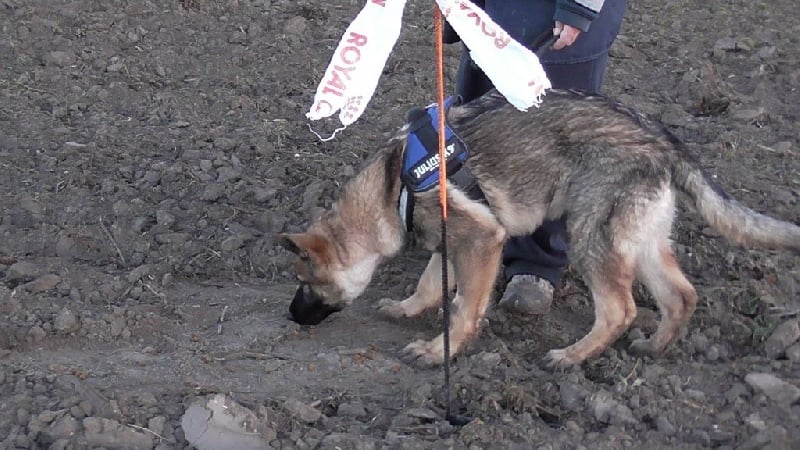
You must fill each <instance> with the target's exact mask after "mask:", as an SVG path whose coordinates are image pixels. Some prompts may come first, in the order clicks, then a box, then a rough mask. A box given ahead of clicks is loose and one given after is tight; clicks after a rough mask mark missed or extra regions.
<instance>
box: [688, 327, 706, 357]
mask: <svg viewBox="0 0 800 450" xmlns="http://www.w3.org/2000/svg"><path fill="white" fill-rule="evenodd" d="M691 342H692V345H693V346H694V351H695V352H696V353H705V352H706V351H707V350H708V347H709V345H710V341H709V340H708V338H707V337H706V336H705V335H704V334H702V333H700V332H697V333H695V334H693V335H692V339H691Z"/></svg>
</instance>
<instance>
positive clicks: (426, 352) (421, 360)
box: [401, 339, 444, 368]
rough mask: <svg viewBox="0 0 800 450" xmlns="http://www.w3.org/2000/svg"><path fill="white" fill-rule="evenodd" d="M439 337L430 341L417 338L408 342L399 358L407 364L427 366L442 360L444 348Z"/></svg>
mask: <svg viewBox="0 0 800 450" xmlns="http://www.w3.org/2000/svg"><path fill="white" fill-rule="evenodd" d="M440 341H441V339H434V340H432V341H425V340H422V339H420V340H417V341H414V342H412V343H410V344H408V345H407V346H406V347H405V348H404V349H403V353H402V355H401V359H402V360H403V361H405V362H406V363H408V364H413V365H415V366H418V367H423V368H429V367H433V366H437V365H439V364H442V363H443V362H444V350H443V348H442V344H441V342H440Z"/></svg>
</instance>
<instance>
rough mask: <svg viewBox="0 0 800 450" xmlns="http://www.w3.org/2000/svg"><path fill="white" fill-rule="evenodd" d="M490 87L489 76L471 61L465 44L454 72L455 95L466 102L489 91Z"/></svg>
mask: <svg viewBox="0 0 800 450" xmlns="http://www.w3.org/2000/svg"><path fill="white" fill-rule="evenodd" d="M492 88H494V86H493V85H492V82H491V81H489V77H487V76H486V74H484V73H483V71H482V70H481V69H480V68H479V67H478V66H477V65H476V64H475V63H474V62H472V58H470V57H469V50H467V47H466V46H465V47H464V50H463V51H462V52H461V61H460V62H459V64H458V72H457V73H456V95H457V96H459V97H460V98H461V101H462V102H464V103H467V102H469V101H471V100H475V99H476V98H478V97H480V96H482V95H483V94H485V93H487V92H489V91H491V90H492Z"/></svg>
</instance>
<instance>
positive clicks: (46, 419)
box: [36, 410, 58, 423]
mask: <svg viewBox="0 0 800 450" xmlns="http://www.w3.org/2000/svg"><path fill="white" fill-rule="evenodd" d="M56 416H58V413H57V412H55V411H49V410H48V411H42V412H40V413H39V415H38V416H36V419H37V420H38V421H39V422H42V423H50V422H52V421H53V420H55V418H56Z"/></svg>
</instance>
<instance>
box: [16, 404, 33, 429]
mask: <svg viewBox="0 0 800 450" xmlns="http://www.w3.org/2000/svg"><path fill="white" fill-rule="evenodd" d="M30 420H31V413H30V412H29V411H28V410H27V409H25V408H19V409H18V410H17V425H20V426H27V425H28V422H29V421H30Z"/></svg>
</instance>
